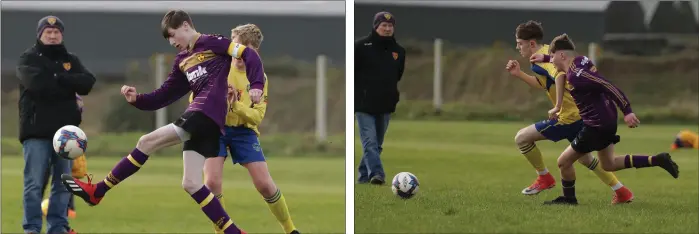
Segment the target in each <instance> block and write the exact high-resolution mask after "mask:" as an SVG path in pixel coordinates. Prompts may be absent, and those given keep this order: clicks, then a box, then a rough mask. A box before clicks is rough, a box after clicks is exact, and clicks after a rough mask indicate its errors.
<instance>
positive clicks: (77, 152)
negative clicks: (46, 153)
mask: <svg viewBox="0 0 699 234" xmlns="http://www.w3.org/2000/svg"><path fill="white" fill-rule="evenodd" d="M53 150H54V151H56V154H58V156H61V157H63V158H65V159H70V160H73V159H75V158H77V157H80V156H82V155H83V154H85V150H87V136H86V135H85V132H83V130H82V129H80V128H79V127H76V126H73V125H66V126H63V127H62V128H61V129H58V131H56V134H54V135H53Z"/></svg>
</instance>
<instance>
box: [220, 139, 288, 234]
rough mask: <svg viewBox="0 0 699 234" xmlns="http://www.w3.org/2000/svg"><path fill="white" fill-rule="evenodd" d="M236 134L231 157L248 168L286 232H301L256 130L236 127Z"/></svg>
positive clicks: (271, 210) (258, 188) (259, 190)
mask: <svg viewBox="0 0 699 234" xmlns="http://www.w3.org/2000/svg"><path fill="white" fill-rule="evenodd" d="M234 131H236V133H235V136H234V137H232V138H231V145H230V148H231V158H232V160H233V163H234V164H235V163H239V164H240V165H243V166H244V167H245V168H246V169H248V173H249V174H250V178H252V183H253V184H254V185H255V188H256V189H257V191H258V192H259V193H260V195H262V198H264V200H265V202H266V203H267V205H268V206H269V211H270V212H272V214H273V215H274V217H275V218H277V221H278V222H279V224H280V225H281V226H282V228H283V229H284V233H299V232H298V231H297V230H296V226H294V222H293V221H292V220H291V215H290V214H289V208H288V206H287V205H286V199H285V198H284V195H283V194H282V192H281V190H280V189H279V188H278V187H277V185H276V184H275V183H274V180H273V179H272V176H271V175H270V173H269V169H268V168H267V162H266V160H265V156H264V152H263V150H262V147H261V146H260V142H259V139H258V138H257V135H256V134H255V132H254V131H252V130H251V129H249V128H234Z"/></svg>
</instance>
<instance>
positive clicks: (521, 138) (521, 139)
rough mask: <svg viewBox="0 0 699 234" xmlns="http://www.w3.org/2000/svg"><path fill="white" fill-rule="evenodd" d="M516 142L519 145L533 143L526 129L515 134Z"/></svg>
mask: <svg viewBox="0 0 699 234" xmlns="http://www.w3.org/2000/svg"><path fill="white" fill-rule="evenodd" d="M515 143H516V144H517V145H527V144H529V143H531V140H529V137H527V134H525V131H524V129H522V130H519V132H517V135H515Z"/></svg>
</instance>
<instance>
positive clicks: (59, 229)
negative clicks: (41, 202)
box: [46, 154, 73, 233]
mask: <svg viewBox="0 0 699 234" xmlns="http://www.w3.org/2000/svg"><path fill="white" fill-rule="evenodd" d="M72 164H73V162H72V161H71V160H68V159H64V158H61V157H59V156H58V155H56V154H53V155H52V158H51V167H52V168H51V169H52V173H51V174H52V179H51V194H50V195H49V209H48V212H47V214H46V223H47V226H46V229H47V230H46V233H67V232H68V231H70V226H69V225H68V201H69V200H70V197H71V196H73V195H72V194H71V193H70V192H68V190H67V189H66V187H65V186H63V184H62V182H61V175H63V174H69V173H70V172H71V170H72Z"/></svg>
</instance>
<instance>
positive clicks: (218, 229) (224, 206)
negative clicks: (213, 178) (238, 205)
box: [213, 193, 226, 234]
mask: <svg viewBox="0 0 699 234" xmlns="http://www.w3.org/2000/svg"><path fill="white" fill-rule="evenodd" d="M216 198H218V200H219V202H221V206H223V210H226V203H225V202H224V201H223V193H221V194H219V195H216ZM213 225H214V233H216V234H223V231H221V229H220V228H219V227H218V226H216V224H213Z"/></svg>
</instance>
